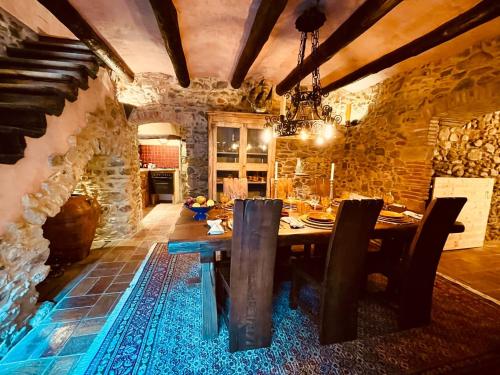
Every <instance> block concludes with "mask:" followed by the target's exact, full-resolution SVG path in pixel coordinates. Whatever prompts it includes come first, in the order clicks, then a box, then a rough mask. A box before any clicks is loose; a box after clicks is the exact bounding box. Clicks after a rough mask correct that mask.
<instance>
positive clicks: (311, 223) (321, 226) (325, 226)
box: [299, 215, 333, 230]
mask: <svg viewBox="0 0 500 375" xmlns="http://www.w3.org/2000/svg"><path fill="white" fill-rule="evenodd" d="M299 219H300V220H301V221H302V222H304V223H305V224H306V225H307V226H309V227H311V228H316V229H326V230H329V229H332V228H333V222H329V223H320V222H317V221H312V220H309V219H308V217H307V215H302V216H300V217H299Z"/></svg>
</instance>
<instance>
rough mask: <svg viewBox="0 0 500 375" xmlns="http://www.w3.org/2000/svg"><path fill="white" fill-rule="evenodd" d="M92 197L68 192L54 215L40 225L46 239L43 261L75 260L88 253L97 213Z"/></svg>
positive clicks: (57, 262)
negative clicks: (45, 257)
mask: <svg viewBox="0 0 500 375" xmlns="http://www.w3.org/2000/svg"><path fill="white" fill-rule="evenodd" d="M100 211H101V209H100V206H99V203H98V202H97V199H96V198H92V197H89V196H86V195H76V194H74V195H71V197H70V198H69V199H68V201H67V202H66V203H65V204H64V205H63V206H62V207H61V211H60V212H59V213H58V214H57V215H56V216H54V217H49V218H48V219H47V221H46V222H45V224H44V225H43V227H42V228H43V235H44V237H45V238H46V239H48V240H49V241H50V245H49V247H50V255H49V259H48V260H47V264H51V265H52V264H67V263H73V262H77V261H79V260H82V259H84V258H86V257H87V256H88V255H89V252H90V247H91V245H92V241H93V240H94V236H95V232H96V228H97V223H98V221H99V216H100Z"/></svg>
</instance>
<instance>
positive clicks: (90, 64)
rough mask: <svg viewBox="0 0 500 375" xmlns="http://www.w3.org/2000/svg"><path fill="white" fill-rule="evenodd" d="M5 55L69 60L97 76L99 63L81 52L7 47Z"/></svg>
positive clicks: (94, 76)
mask: <svg viewBox="0 0 500 375" xmlns="http://www.w3.org/2000/svg"><path fill="white" fill-rule="evenodd" d="M7 55H8V56H11V57H23V58H28V59H42V60H56V61H70V62H74V63H78V64H80V65H83V66H84V67H85V69H86V70H87V73H88V75H89V76H91V77H92V78H96V77H97V71H98V70H99V65H98V63H97V59H96V58H95V57H94V56H90V55H87V54H82V53H70V52H55V51H42V50H36V49H28V48H17V47H7Z"/></svg>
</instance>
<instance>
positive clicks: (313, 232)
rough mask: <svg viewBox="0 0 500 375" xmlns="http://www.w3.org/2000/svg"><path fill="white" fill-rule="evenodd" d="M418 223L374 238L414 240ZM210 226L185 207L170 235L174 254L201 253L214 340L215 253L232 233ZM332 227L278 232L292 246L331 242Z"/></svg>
mask: <svg viewBox="0 0 500 375" xmlns="http://www.w3.org/2000/svg"><path fill="white" fill-rule="evenodd" d="M222 213H226V214H227V211H223V210H222V211H221V210H217V209H214V210H212V211H210V212H209V217H210V218H215V217H216V216H217V215H220V214H222ZM417 227H418V224H417V223H409V224H402V225H392V224H387V223H380V222H377V224H376V225H375V229H374V230H373V234H372V238H380V239H386V238H398V239H400V240H401V241H402V242H410V241H411V240H412V238H413V236H414V235H415V232H416V230H417ZM463 230H464V226H463V225H462V224H460V223H455V225H454V226H453V227H452V229H451V232H453V233H458V232H461V231H463ZM207 232H208V226H207V224H206V223H205V222H203V221H194V220H193V213H192V212H191V211H189V210H187V209H183V210H182V211H181V213H180V216H179V218H178V219H177V222H176V225H175V227H174V228H173V229H172V232H171V233H170V235H169V243H168V251H169V253H170V254H188V253H198V254H200V263H201V289H202V294H201V298H202V314H203V328H202V330H203V332H202V334H203V337H204V338H205V339H210V338H213V337H215V336H217V334H218V326H217V307H216V300H215V273H214V261H215V252H216V251H221V252H226V251H230V249H231V237H232V232H231V231H227V232H225V233H224V234H221V235H216V236H211V235H209V234H208V233H207ZM330 234H331V230H324V229H314V228H309V227H306V228H302V229H290V228H288V227H287V228H280V230H279V233H278V246H291V245H295V244H317V243H319V244H321V243H328V240H329V238H330Z"/></svg>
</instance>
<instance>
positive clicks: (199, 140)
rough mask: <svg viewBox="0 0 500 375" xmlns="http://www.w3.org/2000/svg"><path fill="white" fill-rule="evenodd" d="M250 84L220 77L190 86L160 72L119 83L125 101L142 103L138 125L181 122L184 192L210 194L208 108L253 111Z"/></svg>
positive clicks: (134, 118) (136, 119) (133, 117)
mask: <svg viewBox="0 0 500 375" xmlns="http://www.w3.org/2000/svg"><path fill="white" fill-rule="evenodd" d="M249 85H250V83H249V82H245V83H244V84H243V85H242V87H241V88H240V89H233V88H231V87H230V84H229V83H228V82H226V81H221V80H217V79H216V78H195V79H192V80H191V85H190V86H189V88H186V89H185V88H182V87H180V86H179V85H178V84H177V83H176V81H175V80H174V78H173V77H171V76H169V75H166V74H160V73H145V74H136V78H135V81H134V82H133V84H126V83H125V82H118V97H119V98H120V101H121V102H124V103H130V104H133V105H136V106H138V107H137V108H136V109H135V110H134V111H133V112H132V114H131V116H130V118H129V121H131V122H133V123H134V124H145V123H151V122H170V123H173V124H176V125H179V128H180V131H181V136H182V138H183V140H185V150H186V155H185V157H183V160H182V164H183V165H182V168H183V169H182V171H181V185H182V189H183V194H182V195H193V196H196V195H200V194H202V195H206V194H207V187H208V125H207V112H208V111H232V112H252V111H251V108H250V104H249V103H248V101H247V100H246V93H247V92H248V88H249Z"/></svg>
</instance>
